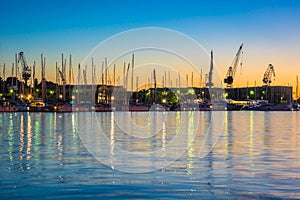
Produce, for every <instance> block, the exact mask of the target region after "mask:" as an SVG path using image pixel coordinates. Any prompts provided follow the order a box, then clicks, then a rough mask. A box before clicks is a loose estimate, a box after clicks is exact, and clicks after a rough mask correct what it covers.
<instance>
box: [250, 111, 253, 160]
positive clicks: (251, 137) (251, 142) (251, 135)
mask: <svg viewBox="0 0 300 200" xmlns="http://www.w3.org/2000/svg"><path fill="white" fill-rule="evenodd" d="M249 129H250V130H249V131H250V136H249V154H250V158H251V166H254V163H253V155H254V154H253V146H254V145H253V111H250V125H249Z"/></svg>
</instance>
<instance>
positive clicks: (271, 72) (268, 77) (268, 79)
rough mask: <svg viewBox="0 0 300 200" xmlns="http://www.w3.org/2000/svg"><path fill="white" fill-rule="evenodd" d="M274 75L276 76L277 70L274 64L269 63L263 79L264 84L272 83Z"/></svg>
mask: <svg viewBox="0 0 300 200" xmlns="http://www.w3.org/2000/svg"><path fill="white" fill-rule="evenodd" d="M272 76H274V77H275V70H274V66H273V65H272V64H269V66H268V68H267V70H266V72H265V74H264V77H263V80H262V81H263V85H264V86H270V84H271V83H272Z"/></svg>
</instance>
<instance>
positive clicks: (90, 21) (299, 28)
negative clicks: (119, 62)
mask: <svg viewBox="0 0 300 200" xmlns="http://www.w3.org/2000/svg"><path fill="white" fill-rule="evenodd" d="M0 5H1V12H0V17H1V20H0V30H1V31H0V65H3V63H6V66H8V67H7V70H6V72H7V76H9V75H10V71H11V63H12V62H13V61H14V55H15V53H18V52H20V51H24V52H25V55H26V58H27V62H28V64H29V65H32V64H33V61H37V65H38V69H37V72H36V73H38V74H40V54H41V53H43V54H44V56H45V57H46V62H47V64H46V70H47V71H46V75H47V79H48V80H54V71H55V62H56V61H59V62H60V56H61V54H62V53H64V54H65V55H66V56H68V55H69V54H72V56H73V58H74V59H73V63H74V64H77V63H79V62H82V60H83V59H84V58H85V57H86V55H87V54H88V53H89V52H90V51H91V50H92V49H93V48H94V47H95V46H97V45H98V44H99V43H100V42H102V41H104V40H105V39H107V38H108V37H110V36H112V35H114V34H117V33H119V32H122V31H126V30H128V29H133V28H140V27H163V28H168V29H173V30H176V31H179V32H181V33H183V34H185V35H187V36H189V37H191V38H193V39H194V40H196V41H197V42H198V43H199V44H200V45H202V46H203V47H204V48H205V49H206V50H207V51H208V52H209V51H210V50H211V49H212V50H213V51H214V58H215V63H216V65H217V66H218V69H219V71H220V74H221V76H223V77H225V74H226V71H227V69H228V67H229V65H230V64H231V63H232V61H233V58H234V56H235V54H236V52H237V50H238V47H239V46H240V44H241V43H244V50H243V52H244V56H243V67H242V69H240V68H239V69H238V71H237V74H236V79H235V82H234V85H235V86H246V85H247V81H248V83H249V85H254V83H255V81H257V85H261V84H262V76H263V74H264V72H265V70H266V68H267V66H268V64H269V63H272V64H273V65H274V66H275V71H276V79H275V84H276V85H288V84H290V85H294V84H295V82H296V75H300V1H295V0H282V1H279V0H278V1H277V0H264V1H258V0H251V1H250V0H249V1H248V0H245V1H236V0H233V1H220V2H218V1H188V0H186V1H180V2H176V1H169V0H166V1H159V0H153V1H134V0H132V1H116V0H115V1H105V0H103V1H96V0H95V1H88V0H87V1H82V0H80V1H77V0H73V1H72V0H66V1H58V0H52V1H38V0H36V1H35V0H28V1H20V2H19V1H17V2H15V1H10V0H2V1H1V2H0ZM104 56H105V55H104ZM137 59H138V58H137ZM208 64H209V63H208ZM205 73H208V72H205ZM38 78H39V76H38Z"/></svg>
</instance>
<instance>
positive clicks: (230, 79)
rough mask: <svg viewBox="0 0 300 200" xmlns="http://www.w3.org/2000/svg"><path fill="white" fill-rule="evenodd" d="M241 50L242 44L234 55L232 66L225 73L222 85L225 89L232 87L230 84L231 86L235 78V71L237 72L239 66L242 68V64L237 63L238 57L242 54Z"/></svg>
mask: <svg viewBox="0 0 300 200" xmlns="http://www.w3.org/2000/svg"><path fill="white" fill-rule="evenodd" d="M242 48H243V44H241V46H240V48H239V50H238V51H237V53H236V55H235V58H234V60H233V63H232V65H231V66H230V67H229V68H228V71H227V74H226V78H225V79H224V83H226V84H227V87H228V88H231V87H232V84H233V80H234V76H235V73H236V70H237V67H238V66H239V65H240V66H242V64H243V63H242V62H239V61H240V57H241V54H242V53H243V52H242Z"/></svg>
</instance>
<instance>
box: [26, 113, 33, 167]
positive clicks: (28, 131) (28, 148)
mask: <svg viewBox="0 0 300 200" xmlns="http://www.w3.org/2000/svg"><path fill="white" fill-rule="evenodd" d="M31 130H32V126H31V116H30V113H27V150H26V159H27V160H29V159H30V158H31V155H30V153H31V146H32V133H31ZM28 168H30V166H28Z"/></svg>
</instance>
